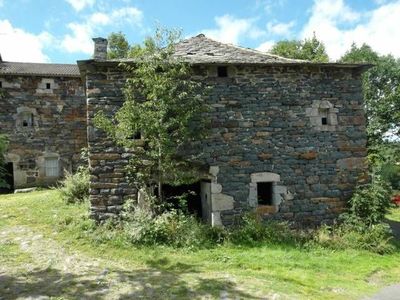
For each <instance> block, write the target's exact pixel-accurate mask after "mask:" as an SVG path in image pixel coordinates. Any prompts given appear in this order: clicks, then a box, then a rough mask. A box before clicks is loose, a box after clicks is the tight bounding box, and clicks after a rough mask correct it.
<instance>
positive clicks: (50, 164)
mask: <svg viewBox="0 0 400 300" xmlns="http://www.w3.org/2000/svg"><path fill="white" fill-rule="evenodd" d="M45 168H46V176H47V177H58V175H59V167H58V158H46V160H45Z"/></svg>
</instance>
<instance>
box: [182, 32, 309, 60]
mask: <svg viewBox="0 0 400 300" xmlns="http://www.w3.org/2000/svg"><path fill="white" fill-rule="evenodd" d="M194 38H202V39H206V40H209V41H212V42H214V43H218V44H221V45H226V46H230V47H232V48H235V49H239V50H242V51H248V52H251V53H254V54H259V55H264V56H270V57H273V58H277V59H281V60H284V61H287V62H299V63H307V62H309V61H308V60H303V59H294V58H287V57H283V56H279V55H276V54H272V53H269V52H262V51H259V50H256V49H253V48H249V47H243V46H240V45H235V44H232V43H223V42H220V41H217V40H214V39H212V38H210V37H208V36H206V35H205V34H204V33H199V34H198V35H196V36H193V37H190V38H188V39H185V40H191V39H194ZM183 41H184V40H183ZM178 44H179V43H178Z"/></svg>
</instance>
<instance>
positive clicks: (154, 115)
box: [95, 29, 207, 200]
mask: <svg viewBox="0 0 400 300" xmlns="http://www.w3.org/2000/svg"><path fill="white" fill-rule="evenodd" d="M179 37H180V33H179V31H176V30H165V29H158V30H157V31H156V34H155V36H154V37H150V38H147V39H146V40H145V42H144V45H143V46H135V47H134V48H133V49H134V51H132V52H131V54H130V57H131V58H133V60H134V61H135V64H129V63H124V64H121V66H122V67H123V68H124V69H125V71H126V72H127V73H128V75H129V78H128V79H127V82H126V85H125V90H124V93H125V101H124V104H123V106H122V107H121V109H119V110H118V112H117V113H116V114H115V116H114V117H113V118H112V119H109V118H107V117H105V115H104V114H102V113H98V114H97V115H96V118H95V124H96V125H97V126H98V127H99V128H101V129H103V130H105V131H106V132H107V133H108V135H109V136H110V137H112V138H114V140H115V141H116V142H117V143H118V144H119V145H122V146H124V147H128V148H130V149H132V150H134V149H135V147H137V141H135V140H133V139H132V135H133V133H138V132H140V133H141V136H142V137H143V139H144V142H145V149H146V151H139V152H137V153H136V155H135V156H134V158H132V160H131V161H130V171H131V172H130V174H131V176H132V181H133V182H134V183H135V184H136V185H137V187H138V188H140V189H142V190H143V189H145V190H146V191H147V192H148V193H151V189H152V187H154V186H157V187H158V198H159V200H162V185H163V184H164V183H168V184H175V185H176V184H181V183H189V182H193V181H194V179H195V178H196V175H197V174H196V170H195V169H194V168H193V164H192V162H193V159H195V157H189V156H188V155H186V152H185V151H183V149H184V148H185V146H187V145H188V144H190V143H192V142H194V141H196V140H197V139H198V138H200V137H201V136H202V134H203V133H204V130H203V129H204V127H205V124H204V123H203V122H201V121H200V120H201V119H204V118H202V117H201V115H202V114H203V112H206V109H207V106H206V105H205V104H204V101H203V99H204V97H203V96H204V94H205V92H206V91H207V88H205V87H204V85H203V84H202V83H201V82H199V81H194V80H192V79H191V77H190V74H191V67H190V65H189V64H187V63H185V62H183V61H181V60H179V59H177V58H176V57H174V56H173V53H174V45H175V43H176V42H177V41H178V40H179ZM203 117H204V116H203ZM182 153H185V155H182ZM149 184H150V187H148V186H149Z"/></svg>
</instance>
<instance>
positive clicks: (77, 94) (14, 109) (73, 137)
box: [0, 57, 87, 189]
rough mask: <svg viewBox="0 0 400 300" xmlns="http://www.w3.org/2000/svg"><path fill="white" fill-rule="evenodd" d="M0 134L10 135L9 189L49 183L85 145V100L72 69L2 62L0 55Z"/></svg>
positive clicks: (68, 167) (75, 69)
mask: <svg viewBox="0 0 400 300" xmlns="http://www.w3.org/2000/svg"><path fill="white" fill-rule="evenodd" d="M0 89H1V90H2V92H3V94H2V95H0V133H3V134H7V135H8V137H9V142H10V145H9V151H8V153H7V154H6V161H7V166H6V167H7V169H8V171H9V175H10V176H9V178H8V182H9V184H10V185H11V187H12V188H13V189H14V188H15V189H17V188H24V187H32V186H41V185H49V184H54V183H55V182H56V181H57V180H58V179H59V178H60V177H61V176H62V174H63V170H68V171H73V170H75V169H76V167H77V166H78V163H79V158H80V151H81V149H82V148H83V147H86V146H87V139H86V98H85V91H84V86H83V84H82V80H81V77H80V74H79V69H78V67H77V66H76V65H66V64H38V63H17V62H5V61H2V60H1V57H0Z"/></svg>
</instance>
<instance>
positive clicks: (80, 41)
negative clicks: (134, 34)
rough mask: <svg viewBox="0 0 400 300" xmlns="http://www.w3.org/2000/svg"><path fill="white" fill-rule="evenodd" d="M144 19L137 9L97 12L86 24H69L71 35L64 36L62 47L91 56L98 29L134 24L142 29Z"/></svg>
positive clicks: (68, 50)
mask: <svg viewBox="0 0 400 300" xmlns="http://www.w3.org/2000/svg"><path fill="white" fill-rule="evenodd" d="M142 19H143V13H142V12H141V11H140V10H139V9H137V8H136V7H123V8H120V9H116V10H113V11H111V12H110V13H108V14H105V13H102V12H96V13H93V14H92V15H90V16H89V17H88V18H87V20H86V22H84V23H75V22H74V23H69V24H68V25H67V27H68V28H69V29H70V30H71V33H70V34H67V35H65V36H64V38H63V40H62V42H61V46H62V48H63V49H64V50H65V51H67V52H70V53H76V52H78V53H86V54H91V53H92V52H93V42H92V38H93V37H94V35H95V34H96V31H97V29H100V28H101V27H102V26H109V25H115V24H119V25H121V24H134V25H136V26H139V27H140V26H141V23H142Z"/></svg>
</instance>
